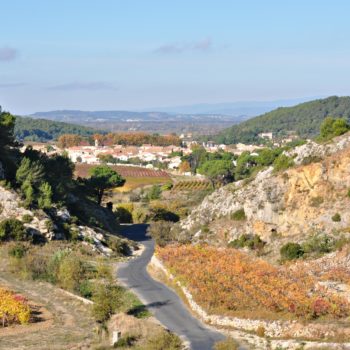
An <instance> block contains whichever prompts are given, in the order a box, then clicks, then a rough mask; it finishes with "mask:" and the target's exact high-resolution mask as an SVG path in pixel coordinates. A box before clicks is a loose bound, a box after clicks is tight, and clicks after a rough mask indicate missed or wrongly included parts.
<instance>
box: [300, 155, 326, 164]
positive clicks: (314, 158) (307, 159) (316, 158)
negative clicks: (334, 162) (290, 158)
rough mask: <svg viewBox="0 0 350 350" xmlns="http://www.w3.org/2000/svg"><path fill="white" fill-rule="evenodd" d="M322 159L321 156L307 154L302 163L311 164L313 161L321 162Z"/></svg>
mask: <svg viewBox="0 0 350 350" xmlns="http://www.w3.org/2000/svg"><path fill="white" fill-rule="evenodd" d="M321 160H322V158H321V157H319V156H312V155H311V156H307V157H305V158H304V159H303V160H302V162H301V164H302V165H308V164H311V163H318V162H320V161H321Z"/></svg>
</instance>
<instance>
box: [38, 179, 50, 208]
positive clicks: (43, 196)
mask: <svg viewBox="0 0 350 350" xmlns="http://www.w3.org/2000/svg"><path fill="white" fill-rule="evenodd" d="M51 205H52V189H51V186H50V185H49V184H48V183H47V182H43V183H42V184H41V186H40V187H39V197H38V206H39V208H41V209H49V208H50V207H51Z"/></svg>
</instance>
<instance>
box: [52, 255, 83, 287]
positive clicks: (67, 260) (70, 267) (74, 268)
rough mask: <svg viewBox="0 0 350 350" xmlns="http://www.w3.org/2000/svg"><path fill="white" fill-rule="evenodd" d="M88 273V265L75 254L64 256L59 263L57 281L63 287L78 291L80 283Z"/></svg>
mask: <svg viewBox="0 0 350 350" xmlns="http://www.w3.org/2000/svg"><path fill="white" fill-rule="evenodd" d="M85 275H86V266H85V265H84V263H83V262H82V261H81V260H80V259H79V258H78V257H77V256H75V255H73V254H69V255H67V256H66V257H64V258H63V259H62V261H61V263H60V265H59V268H58V273H57V283H58V285H60V286H61V287H62V288H63V289H67V290H71V291H78V290H79V285H80V283H81V282H82V281H83V280H84V277H85Z"/></svg>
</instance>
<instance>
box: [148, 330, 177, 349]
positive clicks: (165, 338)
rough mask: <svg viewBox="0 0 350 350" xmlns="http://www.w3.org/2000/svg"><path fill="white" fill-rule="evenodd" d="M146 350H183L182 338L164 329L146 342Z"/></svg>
mask: <svg viewBox="0 0 350 350" xmlns="http://www.w3.org/2000/svg"><path fill="white" fill-rule="evenodd" d="M143 349H144V350H181V349H182V342H181V340H180V338H179V337H178V336H177V335H175V334H173V333H170V332H168V331H165V330H162V331H161V332H160V333H158V334H157V335H155V336H154V337H152V338H151V339H149V340H148V342H147V343H146V344H145V346H144V348H143Z"/></svg>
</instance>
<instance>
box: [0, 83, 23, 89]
mask: <svg viewBox="0 0 350 350" xmlns="http://www.w3.org/2000/svg"><path fill="white" fill-rule="evenodd" d="M25 85H27V84H26V83H0V89H9V88H16V87H21V86H25Z"/></svg>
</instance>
